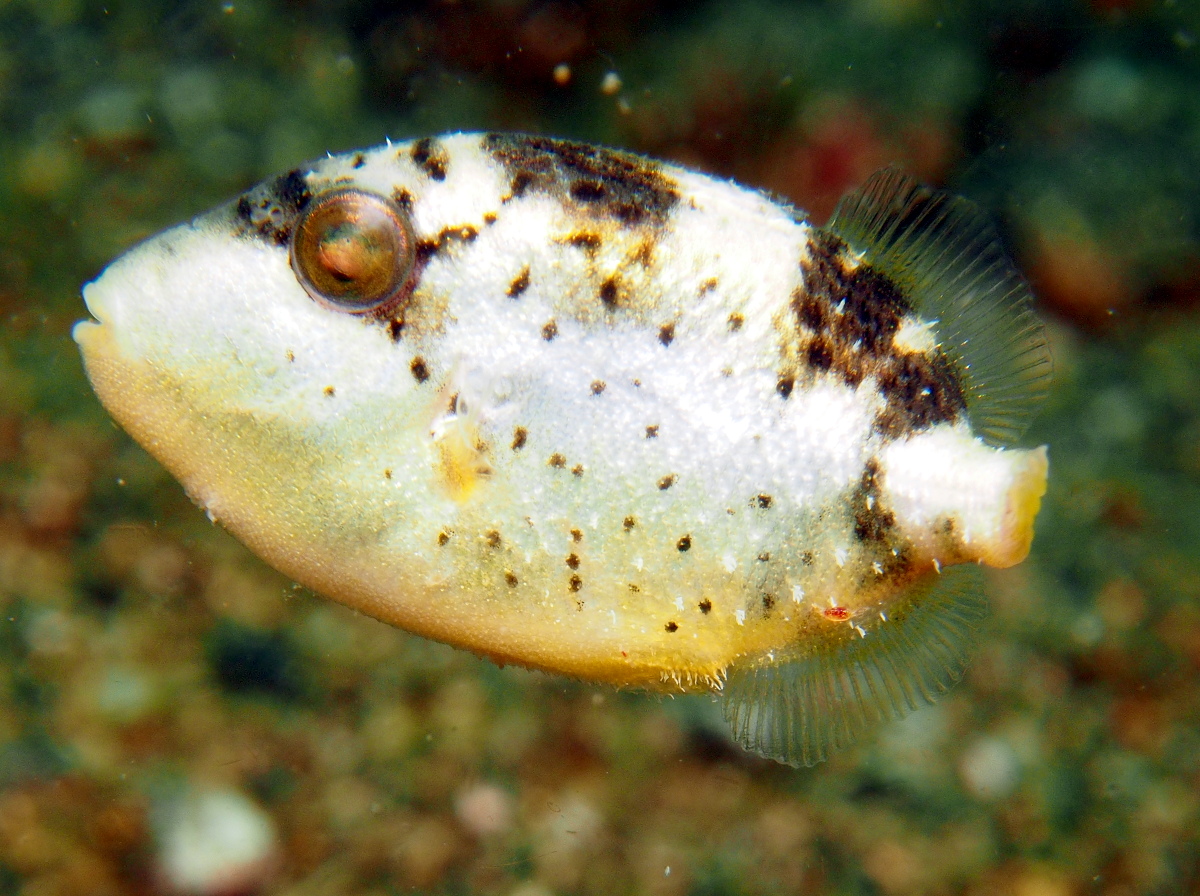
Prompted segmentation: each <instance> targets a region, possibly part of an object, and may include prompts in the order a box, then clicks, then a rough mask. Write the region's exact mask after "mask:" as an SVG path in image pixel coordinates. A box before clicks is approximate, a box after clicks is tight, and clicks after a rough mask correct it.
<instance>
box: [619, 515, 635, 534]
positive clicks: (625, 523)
mask: <svg viewBox="0 0 1200 896" xmlns="http://www.w3.org/2000/svg"><path fill="white" fill-rule="evenodd" d="M636 525H637V519H636V518H635V517H632V516H627V517H625V519H623V520H622V521H621V528H623V529H624V530H625V531H626V532H628V531H630V530H631V529H633V527H634V526H636Z"/></svg>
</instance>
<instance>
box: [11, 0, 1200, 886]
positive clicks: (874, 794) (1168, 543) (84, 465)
mask: <svg viewBox="0 0 1200 896" xmlns="http://www.w3.org/2000/svg"><path fill="white" fill-rule="evenodd" d="M1198 41H1200V3H1196V2H1194V0H1091V2H1085V0H1040V2H1036V0H974V2H954V0H942V2H938V0H851V2H842V3H835V2H794V3H781V2H766V0H739V2H725V3H716V2H710V3H701V2H685V0H661V2H654V0H459V2H453V0H440V2H439V0H428V2H423V3H422V2H409V3H388V2H382V0H347V2H336V0H233V2H225V3H222V2H217V0H204V2H198V0H187V2H163V0H115V2H113V3H109V4H107V5H101V4H98V3H91V2H86V0H0V314H2V316H3V336H2V337H0V609H2V612H0V896H9V894H14V896H15V894H20V896H58V894H77V893H78V894H83V893H87V894H97V896H106V894H157V893H184V894H214V896H237V894H247V896H249V894H256V893H263V894H288V896H307V894H331V893H338V894H369V896H388V894H397V893H407V892H412V891H418V892H423V893H438V894H441V893H445V894H473V893H498V894H504V896H555V894H623V893H631V894H632V893H647V894H663V896H722V894H730V896H736V894H777V893H797V894H810V893H811V894H818V893H819V894H864V896H865V894H883V896H893V894H894V896H902V894H914V896H915V894H970V896H991V894H996V896H999V894H1015V896H1076V894H1104V896H1133V894H1164V896H1166V894H1185V893H1200V834H1198V831H1200V47H1198V46H1197V42H1198ZM480 128H487V129H520V130H527V131H536V132H543V133H548V134H553V135H557V136H563V137H572V138H577V139H583V140H589V141H597V142H604V143H608V144H612V145H616V146H621V147H625V148H629V149H633V150H636V151H640V152H645V153H649V154H652V155H656V156H662V157H666V158H669V159H673V160H677V161H680V162H683V163H686V164H689V165H694V166H697V167H699V168H701V169H703V170H706V171H709V172H713V173H716V174H718V175H722V176H728V177H734V178H736V179H738V180H740V181H742V182H743V183H746V184H749V185H752V186H756V187H760V188H764V189H768V190H770V191H773V192H774V193H776V194H779V195H781V196H783V197H786V198H787V199H789V200H791V201H793V202H795V203H796V204H797V205H799V206H801V207H803V208H806V209H809V210H811V211H812V212H813V214H814V216H815V218H816V219H817V220H818V221H820V220H823V219H824V217H825V216H826V215H827V214H828V213H829V211H830V210H831V209H832V207H833V204H834V203H835V202H836V200H837V198H838V197H839V196H840V195H841V193H842V192H843V191H845V190H846V189H847V188H849V187H852V186H855V185H857V184H858V183H860V182H861V181H862V180H863V179H864V178H865V177H866V176H867V175H868V174H870V173H871V172H872V171H874V170H875V169H877V168H879V167H882V166H884V165H887V164H889V163H893V162H894V163H898V164H900V165H902V166H903V167H905V168H907V169H908V170H909V171H911V172H913V173H914V174H916V175H917V176H919V177H920V178H922V179H924V180H925V181H927V182H930V183H933V184H937V185H942V186H946V187H947V188H949V189H952V190H954V191H957V192H960V193H963V194H965V195H967V196H969V197H971V198H973V199H975V200H976V201H977V202H979V203H981V204H982V205H984V206H985V207H987V208H988V209H989V210H990V211H991V212H992V213H993V214H994V215H995V217H996V220H997V222H998V223H999V224H1000V226H1001V229H1002V232H1003V235H1004V238H1005V240H1006V241H1007V242H1008V244H1009V247H1010V249H1011V251H1012V253H1013V255H1014V256H1015V258H1016V259H1017V261H1018V266H1019V267H1020V268H1022V269H1023V270H1024V271H1025V272H1026V273H1027V275H1028V276H1029V278H1030V280H1031V281H1032V282H1033V284H1034V288H1035V291H1036V293H1037V295H1038V297H1039V303H1040V307H1041V311H1042V313H1043V315H1044V317H1045V318H1046V319H1047V321H1048V324H1049V330H1050V336H1051V341H1052V345H1053V351H1054V356H1055V363H1056V383H1055V387H1054V390H1053V393H1052V395H1051V398H1050V401H1049V404H1048V407H1047V409H1046V410H1045V411H1044V412H1043V414H1042V416H1041V417H1040V418H1039V419H1038V421H1037V422H1036V423H1035V425H1034V429H1033V431H1032V432H1031V433H1030V434H1029V436H1028V438H1027V440H1026V441H1027V443H1028V444H1037V443H1041V442H1047V443H1049V445H1050V457H1051V478H1050V491H1049V494H1048V495H1047V499H1046V503H1045V505H1044V507H1043V510H1042V514H1041V517H1040V519H1039V521H1038V522H1039V525H1038V536H1037V539H1036V541H1035V543H1034V547H1033V553H1032V555H1031V557H1030V559H1029V560H1028V561H1027V562H1026V563H1025V564H1023V565H1022V566H1020V567H1018V568H1016V569H1013V570H1009V571H1006V572H1004V573H1002V574H995V575H993V576H991V577H990V579H989V581H988V588H989V593H990V596H991V599H992V607H993V613H992V616H991V618H990V619H989V621H988V622H987V624H986V626H985V627H984V629H983V631H982V632H981V634H980V640H979V646H978V648H977V651H976V656H975V660H974V662H973V663H972V665H971V667H970V669H969V671H968V673H967V675H966V678H965V680H964V682H963V683H962V684H961V685H960V686H959V687H958V688H957V689H956V690H954V691H953V692H952V693H951V694H950V695H949V696H948V697H947V698H946V699H944V700H943V702H941V703H940V704H939V705H937V706H936V707H932V708H929V709H926V710H923V711H921V712H919V713H917V714H916V715H914V716H913V717H911V718H910V719H908V720H906V721H903V722H900V723H897V724H895V725H892V726H890V727H888V728H885V729H884V730H883V731H881V732H880V733H879V735H878V736H876V737H869V738H867V739H866V740H864V742H863V743H861V744H859V745H857V746H856V747H854V748H852V749H846V750H844V751H842V752H840V753H838V754H836V755H835V756H834V757H833V758H832V759H831V760H830V761H828V762H826V763H824V764H822V765H820V766H817V767H815V768H811V769H798V770H797V769H791V768H787V767H784V766H780V765H776V764H774V763H772V762H769V761H766V760H762V759H758V758H756V757H752V756H749V755H747V754H745V753H743V752H742V751H741V750H739V749H738V748H737V747H735V746H732V745H731V744H730V742H729V741H728V739H727V738H726V735H725V734H724V726H723V724H722V723H721V721H720V718H719V712H717V710H716V708H715V706H714V705H713V704H712V703H711V701H709V700H707V699H705V698H688V699H674V700H672V699H661V698H657V697H652V696H645V695H639V694H628V693H619V692H615V691H612V690H609V689H606V688H597V687H592V686H589V685H585V684H579V683H575V682H571V681H566V680H563V679H558V678H553V677H548V676H543V675H538V674H532V673H527V672H522V671H520V670H513V669H503V670H501V669H497V668H495V667H494V666H492V665H490V664H488V663H486V662H482V661H479V660H477V659H475V658H474V657H472V656H470V655H468V654H465V653H461V652H457V651H454V650H451V649H449V648H446V647H443V646H441V645H436V644H431V643H428V642H425V641H422V640H420V639H417V638H414V637H411V636H409V635H406V634H404V633H401V632H398V631H396V630H393V629H390V628H388V627H386V626H383V625H381V624H379V623H376V622H373V621H371V620H369V619H365V618H362V617H360V616H356V615H355V614H353V613H352V612H350V611H348V610H346V609H344V608H342V607H340V606H336V605H333V604H329V603H326V602H324V601H322V600H321V599H319V598H316V597H314V596H313V595H312V594H310V593H308V592H305V591H303V590H299V589H297V588H295V587H293V585H292V584H291V583H290V582H288V581H286V580H284V579H283V578H282V577H280V576H278V575H277V574H275V573H273V572H272V571H271V570H269V569H267V568H265V567H264V566H263V565H262V564H261V563H259V562H258V561H257V560H255V559H254V558H253V557H252V556H250V555H249V554H248V552H247V551H245V550H244V549H243V548H242V547H240V545H238V544H237V543H236V542H234V541H233V540H232V539H231V538H229V537H228V536H227V535H225V534H224V533H223V532H222V531H221V530H220V529H218V528H216V527H214V526H212V525H210V524H209V523H208V521H207V520H206V519H205V517H204V515H203V514H202V513H201V512H199V511H198V510H196V509H195V508H194V507H193V506H192V505H191V504H190V502H189V501H188V500H187V498H186V497H185V496H184V494H183V492H182V490H181V489H180V488H179V487H178V486H177V485H176V484H175V483H174V482H173V480H171V479H170V478H169V477H168V476H167V475H166V474H165V473H164V472H163V471H162V470H161V469H160V468H159V467H158V466H157V465H156V464H155V463H154V462H153V461H152V460H150V459H149V458H148V456H147V455H146V454H144V453H143V452H142V451H141V450H140V449H139V448H137V447H135V446H134V445H133V444H132V442H131V441H130V440H129V439H128V438H127V437H126V436H124V434H123V433H121V432H120V431H118V430H117V429H116V428H115V427H114V425H113V424H112V423H111V422H110V421H109V419H108V417H107V416H106V415H105V414H104V412H103V410H102V409H101V408H100V406H99V404H98V402H97V401H96V400H95V399H94V397H93V396H92V394H91V392H90V390H89V389H88V387H87V384H86V381H85V380H84V377H83V374H82V370H81V367H80V363H79V359H78V355H77V353H76V351H75V348H74V345H73V343H72V342H71V340H70V336H69V331H70V327H71V324H72V323H73V322H74V321H75V320H76V319H77V318H79V317H80V316H82V314H83V306H82V303H81V301H80V299H79V287H80V284H81V283H83V282H84V281H86V280H88V279H90V278H92V277H94V276H95V275H96V274H97V273H98V272H99V271H100V270H101V268H102V267H103V266H104V264H105V263H106V262H107V261H109V260H111V259H112V258H113V257H114V256H115V255H117V254H118V253H119V252H121V251H122V250H124V249H125V248H127V247H128V246H130V245H131V244H132V243H134V242H135V241H137V240H138V239H140V238H142V237H145V236H147V235H149V234H151V233H154V232H156V231H157V230H159V229H162V228H163V227H166V226H168V225H170V224H173V223H176V222H177V221H179V220H182V219H185V218H187V217H188V216H190V215H192V214H195V213H197V212H200V211H203V210H205V209H207V208H209V207H211V206H212V205H214V204H216V203H217V202H220V201H223V200H224V199H226V198H228V197H229V196H231V195H232V194H234V193H236V192H238V191H240V190H242V189H244V188H245V187H246V186H248V185H249V184H251V183H253V182H254V181H256V180H259V179H261V178H263V177H266V176H268V175H271V174H274V173H277V172H279V171H283V170H286V169H289V168H291V167H293V166H295V165H297V164H300V163H302V162H303V161H304V160H305V159H308V158H313V157H316V156H319V155H322V154H323V153H325V152H327V151H339V150H345V149H352V148H355V147H359V146H366V145H372V144H375V143H379V142H382V141H383V139H384V138H385V137H390V138H392V139H393V140H401V139H407V138H409V137H413V136H419V135H425V134H431V133H437V132H441V131H446V130H454V129H480Z"/></svg>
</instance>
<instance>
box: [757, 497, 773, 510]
mask: <svg viewBox="0 0 1200 896" xmlns="http://www.w3.org/2000/svg"><path fill="white" fill-rule="evenodd" d="M754 500H755V502H756V503H757V504H758V506H759V507H760V508H761V509H763V510H766V509H767V508H769V507H770V506H771V505H772V504H773V503H774V501H775V499H774V498H772V497H771V496H770V495H768V494H760V495H756V496H755V498H754Z"/></svg>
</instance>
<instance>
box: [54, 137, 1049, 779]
mask: <svg viewBox="0 0 1200 896" xmlns="http://www.w3.org/2000/svg"><path fill="white" fill-rule="evenodd" d="M84 298H85V300H86V302H87V306H88V309H89V311H90V312H91V315H92V316H93V317H94V318H95V319H94V320H87V321H83V322H81V323H79V324H78V325H77V326H76V328H75V331H74V335H75V339H76V340H77V341H78V343H79V345H80V347H81V349H82V351H83V358H84V363H85V365H86V367H87V373H88V376H89V377H90V379H91V382H92V385H93V386H94V388H95V390H96V392H97V394H98V395H99V396H100V400H101V401H102V402H103V403H104V405H105V407H106V408H107V409H108V410H109V411H110V412H111V413H112V415H113V416H114V417H115V418H116V419H117V421H119V422H120V424H121V425H122V426H123V427H124V428H125V429H126V430H128V432H129V433H130V434H131V435H132V436H133V437H134V438H135V439H136V440H137V441H138V442H140V443H141V444H142V445H143V446H144V447H145V448H146V449H147V450H148V451H149V452H150V453H151V454H153V455H154V456H155V457H156V458H158V460H159V461H161V462H162V463H163V464H164V465H165V466H166V467H167V468H168V469H169V470H170V471H171V472H172V473H173V474H174V475H175V476H176V477H177V478H178V479H179V480H180V481H181V482H182V483H183V485H184V487H185V488H186V489H187V491H188V494H189V495H191V497H192V498H193V499H194V500H195V502H196V503H197V504H198V505H199V506H200V507H201V508H203V509H204V510H205V511H206V512H207V513H208V515H209V516H210V517H211V518H212V519H214V520H217V521H219V522H220V523H221V524H222V525H224V526H225V527H226V528H227V529H229V530H230V531H231V532H232V533H233V534H234V535H236V536H237V537H238V538H240V539H241V540H242V541H243V542H245V543H246V544H247V545H248V546H249V547H250V548H251V549H252V550H254V551H255V552H256V553H257V554H258V555H260V556H261V557H262V558H263V559H264V560H266V561H267V562H268V563H270V564H271V565H272V566H274V567H276V568H277V569H278V570H280V571H282V572H283V573H284V574H286V575H288V576H290V577H292V578H294V579H295V580H296V581H298V582H301V583H303V584H304V585H307V586H309V587H311V588H313V589H315V590H316V591H318V592H320V593H322V594H324V595H326V596H328V597H330V598H333V599H335V600H338V601H341V602H342V603H344V604H347V605H349V606H351V607H354V608H356V609H357V610H359V611H361V612H363V613H366V614H368V615H371V616H374V617H377V618H379V619H382V620H384V621H386V622H389V623H392V624H393V625H396V626H399V627H401V628H404V629H407V630H409V631H411V632H416V633H418V634H421V635H424V636H426V637H429V638H435V639H437V640H440V641H445V642H447V643H450V644H454V645H457V646H459V647H463V648H466V649H468V650H471V651H473V652H475V653H476V654H479V655H481V656H485V657H489V658H491V659H492V660H494V661H496V662H498V663H515V664H518V665H521V666H526V667H529V668H534V669H542V670H547V671H551V672H557V673H562V674H565V675H570V676H575V677H578V678H581V679H585V680H590V681H596V682H607V683H611V684H614V685H618V686H631V687H637V688H643V689H648V690H652V691H662V692H679V691H707V692H712V693H714V694H717V695H719V696H720V699H721V700H722V701H723V704H724V712H725V715H726V718H727V719H728V721H729V723H730V725H731V727H732V729H733V734H734V737H735V738H736V739H737V740H738V741H739V742H740V743H741V744H742V745H744V746H745V747H746V748H747V749H750V750H753V751H755V752H758V753H761V754H763V755H765V756H769V757H772V758H774V759H777V760H780V761H782V762H787V763H792V764H812V763H814V762H817V761H819V760H821V759H823V758H824V757H825V756H826V755H827V754H828V752H829V751H830V750H831V749H833V748H835V747H837V746H840V745H843V744H845V743H847V742H848V741H849V740H850V739H851V738H852V737H853V736H855V735H856V734H857V733H859V732H860V731H861V730H862V729H864V728H866V727H867V726H869V725H871V724H874V723H876V722H879V721H881V720H884V719H887V718H894V717H897V716H899V715H901V714H903V713H905V712H907V711H908V710H910V709H912V708H915V707H916V706H918V705H920V704H922V703H925V702H928V701H931V700H933V699H935V698H936V697H937V696H938V695H939V694H940V693H942V692H943V691H944V690H945V689H946V688H947V687H949V686H950V684H951V683H952V682H953V681H954V680H956V679H957V678H958V677H959V676H960V675H961V673H962V671H963V668H964V666H965V663H966V653H967V647H968V643H969V640H970V636H971V634H972V631H973V630H974V629H975V628H976V627H977V625H978V623H979V621H980V619H981V617H982V615H983V612H984V606H985V604H984V600H983V598H982V596H981V593H980V590H979V588H978V587H976V585H975V584H973V583H971V582H969V581H965V580H964V579H963V578H962V577H960V576H956V575H955V573H956V572H957V571H956V570H950V569H949V568H950V567H951V566H953V565H955V564H964V565H974V564H984V565H987V566H993V567H1007V566H1012V565H1013V564H1015V563H1018V562H1020V561H1021V560H1022V559H1024V557H1025V556H1026V554H1027V553H1028V551H1029V547H1030V541H1031V539H1032V536H1033V520H1034V517H1035V515H1036V514H1037V510H1038V506H1039V503H1040V501H1041V497H1042V495H1043V493H1044V492H1045V487H1046V472H1047V460H1046V449H1045V447H1041V448H1035V449H1032V450H1027V449H1020V448H1014V447H1012V445H1013V442H1014V441H1015V440H1016V439H1017V438H1018V437H1019V436H1020V434H1021V433H1022V431H1023V429H1024V428H1025V425H1026V423H1027V421H1028V420H1029V418H1030V416H1031V415H1032V413H1033V412H1034V410H1035V408H1036V406H1037V404H1038V402H1039V400H1040V399H1041V398H1042V397H1043V395H1044V393H1045V391H1046V389H1047V383H1048V379H1049V373H1050V358H1049V354H1048V350H1047V347H1046V342H1045V338H1044V335H1043V329H1042V326H1041V324H1040V323H1039V322H1038V320H1037V318H1036V317H1035V316H1034V314H1033V312H1032V310H1031V297H1030V294H1029V291H1028V289H1027V287H1026V285H1025V283H1024V281H1023V280H1022V279H1021V277H1020V276H1019V275H1018V274H1017V273H1016V271H1015V270H1014V269H1013V267H1012V265H1011V263H1010V262H1009V260H1008V258H1007V256H1006V255H1005V253H1004V251H1003V249H1002V248H1001V246H1000V243H999V241H998V239H997V237H996V235H995V232H994V230H993V229H992V227H991V226H990V225H989V224H988V222H987V221H986V219H985V218H984V216H983V215H982V214H981V213H980V212H979V211H978V210H977V208H976V207H975V206H973V205H971V204H970V203H968V202H966V201H964V200H962V199H958V198H954V197H952V196H950V195H947V194H944V193H940V192H934V191H931V190H929V189H926V188H924V187H922V186H919V185H918V184H916V183H915V182H913V181H912V180H910V179H909V178H908V177H906V176H904V175H902V174H900V173H899V172H897V171H895V170H886V171H883V172H881V173H879V174H877V175H875V176H874V177H872V178H871V179H870V180H868V181H867V183H866V184H865V185H864V186H863V187H862V188H861V189H859V190H858V191H856V192H853V193H850V194H849V195H848V196H846V197H845V199H843V200H842V202H841V204H840V205H839V206H838V208H837V210H836V212H835V213H834V215H833V217H832V218H831V220H830V221H829V222H828V223H827V224H826V225H825V226H824V227H817V226H815V225H813V224H812V223H810V222H809V220H808V218H807V217H806V215H805V214H804V213H803V212H801V211H798V210H797V209H795V208H792V207H790V206H788V205H787V204H784V203H782V202H779V201H776V200H773V199H771V198H769V197H767V196H765V195H763V194H762V193H759V192H756V191H753V190H749V189H745V188H743V187H740V186H738V185H736V184H733V183H729V182H726V181H722V180H718V179H714V178H712V177H708V176H705V175H703V174H698V173H696V172H693V171H689V170H687V169H684V168H681V167H676V166H674V165H670V164H666V163H661V162H656V161H652V160H650V159H646V158H643V157H640V156H637V155H632V154H629V153H625V152H620V151H616V150H611V149H604V148H600V147H596V146H590V145H585V144H580V143H573V142H568V141H563V140H554V139H548V138H544V137H535V136H523V135H511V134H494V133H491V134H454V135H448V136H444V137H439V138H434V139H429V138H426V139H421V140H416V141H414V142H410V143H403V144H394V143H389V144H387V145H385V146H380V147H376V148H374V149H370V150H365V151H361V152H351V153H347V154H344V155H335V156H331V157H329V158H326V159H323V160H321V161H319V162H315V163H314V164H312V165H310V166H307V167H304V168H298V169H296V170H294V171H290V172H288V173H286V174H283V175H281V176H279V177H276V178H274V179H272V180H269V181H267V182H265V183H263V184H260V185H259V186H256V187H254V188H253V189H251V190H249V191H248V192H246V193H244V194H243V195H241V196H240V197H238V198H237V199H236V200H234V201H232V202H230V203H229V204H227V205H224V206H222V207H220V208H218V209H216V210H214V211H212V212H209V213H208V214H204V215H201V216H200V217H198V218H196V219H195V220H193V221H192V222H190V223H187V224H182V225H180V226H178V227H175V228H173V229H171V230H168V231H166V232H165V233H163V234H161V235H159V236H156V237H154V238H152V239H150V240H148V241H146V242H144V243H142V244H141V245H139V246H137V247H136V248H134V249H132V250H131V251H129V252H128V253H127V254H125V255H124V256H122V257H121V258H119V259H118V260H117V261H115V262H113V264H112V265H111V266H110V267H109V268H108V269H107V270H106V271H105V272H104V273H103V274H102V275H101V276H100V277H99V278H98V279H97V280H96V281H95V282H93V283H91V284H89V285H88V286H87V287H86V288H85V289H84ZM969 578H970V577H969V576H968V579H969Z"/></svg>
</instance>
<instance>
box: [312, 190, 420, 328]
mask: <svg viewBox="0 0 1200 896" xmlns="http://www.w3.org/2000/svg"><path fill="white" fill-rule="evenodd" d="M414 243H415V240H414V238H413V232H412V227H411V225H410V224H409V222H408V218H407V216H406V215H405V214H404V212H402V211H401V210H400V208H399V206H397V205H396V204H395V203H394V202H391V201H390V200H388V199H385V198H384V197H382V196H377V195H376V194H374V193H367V192H364V191H363V190H355V189H341V190H333V191H331V192H329V193H326V194H324V195H322V196H317V197H316V198H314V199H313V200H312V202H310V203H309V205H308V208H306V209H305V211H304V214H303V215H302V216H301V217H300V220H299V221H298V222H297V223H296V227H295V229H294V230H293V232H292V242H291V262H292V270H294V271H295V272H296V277H297V278H298V279H299V280H300V283H301V285H302V286H303V287H304V289H305V290H306V291H307V292H308V294H309V295H310V296H312V297H313V298H314V299H315V300H316V301H317V302H320V303H321V304H322V305H326V306H328V307H330V308H333V309H335V310H338V311H345V312H347V313H349V314H366V313H368V312H371V311H376V310H378V309H379V308H381V307H383V306H385V305H387V304H388V303H389V302H391V301H393V300H394V299H396V298H398V297H400V296H401V294H402V292H403V290H404V287H405V286H407V285H408V282H409V277H410V275H411V274H412V269H413V263H414V260H415V258H416V253H415V247H414Z"/></svg>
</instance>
